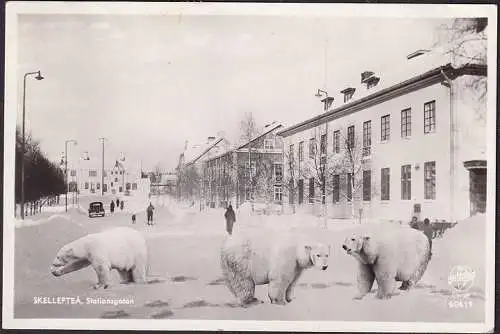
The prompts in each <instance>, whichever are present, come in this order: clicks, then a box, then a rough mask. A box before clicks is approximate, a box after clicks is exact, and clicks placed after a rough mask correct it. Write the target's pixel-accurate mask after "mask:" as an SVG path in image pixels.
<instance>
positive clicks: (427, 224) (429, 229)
mask: <svg viewBox="0 0 500 334" xmlns="http://www.w3.org/2000/svg"><path fill="white" fill-rule="evenodd" d="M422 232H424V234H425V235H426V236H427V238H428V239H429V244H430V246H431V249H432V235H433V230H432V225H431V224H430V221H429V218H425V219H424V226H423V227H422Z"/></svg>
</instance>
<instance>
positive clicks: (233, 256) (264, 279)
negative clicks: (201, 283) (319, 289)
mask: <svg viewBox="0 0 500 334" xmlns="http://www.w3.org/2000/svg"><path fill="white" fill-rule="evenodd" d="M271 239H272V238H270V237H269V236H256V235H254V236H246V235H241V234H240V235H234V234H233V235H232V236H228V237H227V239H226V241H225V242H224V244H223V246H222V248H221V253H220V260H221V269H222V272H223V275H224V278H225V281H226V286H227V287H228V288H229V290H230V291H231V292H232V294H233V295H234V296H235V297H236V298H237V299H238V300H239V302H240V303H241V305H248V304H251V303H254V302H258V300H257V299H256V298H254V293H255V286H256V285H263V284H268V297H269V299H270V301H271V303H273V304H279V305H284V304H286V302H291V301H292V290H293V288H294V286H295V283H296V282H297V280H298V279H299V277H300V275H301V273H302V271H303V270H305V269H307V268H310V267H313V266H315V267H317V268H320V269H322V270H326V269H327V268H328V253H329V248H327V247H326V246H325V245H323V244H320V243H304V242H301V241H299V240H297V239H296V238H293V237H290V236H288V237H283V236H279V237H277V238H276V239H275V240H271Z"/></svg>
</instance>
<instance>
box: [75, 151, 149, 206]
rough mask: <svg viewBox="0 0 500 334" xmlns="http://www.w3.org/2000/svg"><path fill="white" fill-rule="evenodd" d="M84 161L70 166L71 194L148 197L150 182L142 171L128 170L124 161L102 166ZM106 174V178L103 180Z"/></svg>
mask: <svg viewBox="0 0 500 334" xmlns="http://www.w3.org/2000/svg"><path fill="white" fill-rule="evenodd" d="M98 165H99V164H98V163H97V164H96V163H95V162H91V161H86V160H82V161H80V162H79V163H78V165H73V166H71V167H69V166H68V174H69V177H68V189H69V192H70V193H72V192H75V191H78V192H79V195H101V194H102V195H105V196H118V197H120V196H134V195H141V196H148V195H149V191H150V180H149V178H148V177H147V175H143V174H142V173H141V171H140V170H132V169H128V168H126V166H125V164H124V162H123V161H119V160H115V161H114V162H113V164H107V165H106V166H105V168H104V170H103V169H102V165H100V166H98ZM103 172H104V178H103ZM103 181H104V182H103Z"/></svg>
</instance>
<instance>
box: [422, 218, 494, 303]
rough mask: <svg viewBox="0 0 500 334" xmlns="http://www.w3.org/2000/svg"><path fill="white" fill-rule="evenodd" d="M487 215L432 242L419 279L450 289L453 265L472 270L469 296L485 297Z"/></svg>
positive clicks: (462, 225)
mask: <svg viewBox="0 0 500 334" xmlns="http://www.w3.org/2000/svg"><path fill="white" fill-rule="evenodd" d="M485 238H486V216H485V215H482V214H481V215H476V216H474V217H471V218H469V219H466V220H464V221H461V222H458V224H457V225H456V226H455V227H454V228H452V229H449V230H447V231H446V232H445V234H444V235H443V238H442V239H434V240H433V249H432V253H433V255H432V259H431V262H430V263H429V267H428V269H427V272H426V274H425V275H424V277H422V280H425V281H428V282H429V283H431V284H433V285H435V286H436V288H437V289H445V290H449V289H450V286H449V285H448V274H449V272H450V270H451V269H452V268H453V267H454V266H456V265H465V266H468V267H470V268H471V269H472V270H474V271H475V273H476V276H475V279H474V285H473V287H472V289H471V291H470V292H471V293H472V294H477V295H480V296H484V290H485V274H486V248H485Z"/></svg>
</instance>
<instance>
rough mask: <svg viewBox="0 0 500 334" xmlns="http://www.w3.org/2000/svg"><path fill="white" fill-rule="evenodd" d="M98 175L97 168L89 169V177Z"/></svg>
mask: <svg viewBox="0 0 500 334" xmlns="http://www.w3.org/2000/svg"><path fill="white" fill-rule="evenodd" d="M96 176H97V171H96V170H89V177H96Z"/></svg>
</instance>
